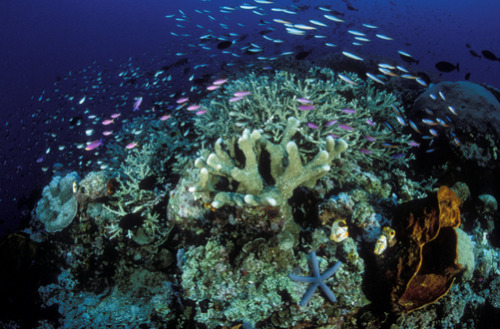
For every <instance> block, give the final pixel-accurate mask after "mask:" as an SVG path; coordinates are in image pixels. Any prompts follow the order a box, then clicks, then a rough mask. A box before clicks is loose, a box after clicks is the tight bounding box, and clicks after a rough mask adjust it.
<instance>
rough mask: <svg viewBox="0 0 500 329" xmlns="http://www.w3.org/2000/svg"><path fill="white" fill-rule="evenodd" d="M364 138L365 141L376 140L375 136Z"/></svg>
mask: <svg viewBox="0 0 500 329" xmlns="http://www.w3.org/2000/svg"><path fill="white" fill-rule="evenodd" d="M365 139H366V140H367V141H370V142H375V141H376V139H375V137H372V136H365Z"/></svg>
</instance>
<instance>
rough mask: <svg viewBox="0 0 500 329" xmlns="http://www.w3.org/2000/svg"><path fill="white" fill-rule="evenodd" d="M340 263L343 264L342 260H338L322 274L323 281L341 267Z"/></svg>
mask: <svg viewBox="0 0 500 329" xmlns="http://www.w3.org/2000/svg"><path fill="white" fill-rule="evenodd" d="M340 265H342V263H341V262H337V263H336V264H335V265H333V266H332V267H331V268H330V269H329V270H328V271H326V272H325V273H323V274H321V281H325V280H326V279H328V278H329V277H331V276H332V275H333V274H335V272H337V270H338V269H339V267H340Z"/></svg>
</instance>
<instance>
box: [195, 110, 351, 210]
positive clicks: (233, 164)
mask: <svg viewBox="0 0 500 329" xmlns="http://www.w3.org/2000/svg"><path fill="white" fill-rule="evenodd" d="M299 125H300V121H299V120H297V119H295V118H289V119H288V120H287V126H286V128H285V130H284V133H283V136H282V139H281V142H280V143H279V144H275V143H273V142H271V141H270V140H269V139H267V138H266V137H264V136H263V135H262V133H261V131H259V130H254V131H253V132H251V133H250V131H249V130H247V129H245V131H244V132H243V134H242V136H241V137H240V138H239V139H238V140H237V141H234V140H233V142H232V143H229V145H228V151H226V150H224V149H223V148H222V140H221V139H219V140H218V141H217V143H216V144H215V152H214V153H211V154H210V155H209V156H208V157H206V158H204V157H200V158H198V159H197V160H196V162H195V165H196V166H197V167H198V168H199V169H200V182H199V183H198V184H197V185H196V186H195V187H193V189H192V191H193V192H214V193H215V195H214V196H213V201H212V206H213V207H215V208H219V207H221V206H223V205H237V206H244V205H247V206H273V207H274V206H278V207H280V208H281V209H282V211H284V210H285V208H287V207H288V199H289V198H290V197H291V196H292V194H293V191H294V190H295V189H296V188H297V187H299V186H305V187H308V188H313V187H314V186H315V185H316V182H317V180H318V179H319V178H320V177H322V176H323V175H325V174H326V173H327V172H328V171H329V170H330V165H331V163H332V161H333V160H334V159H338V158H339V156H340V154H341V153H342V152H344V151H345V150H346V149H347V143H346V142H345V141H343V140H342V139H338V140H333V138H331V137H330V136H328V137H326V143H325V144H326V145H325V149H326V150H321V151H320V152H319V153H318V154H317V155H316V156H315V157H314V158H313V159H312V160H311V161H310V162H309V163H307V164H306V165H303V164H302V160H301V156H300V153H299V149H298V147H297V144H296V143H295V142H293V141H291V139H292V137H293V136H294V135H295V133H296V131H297V129H298V127H299ZM237 150H239V151H241V152H242V153H243V155H244V161H242V160H239V159H238V156H237ZM265 152H266V153H265ZM265 154H267V156H268V157H269V164H268V166H269V167H266V166H265V164H263V162H264V157H265ZM263 167H266V170H263V169H262V168H263ZM264 171H265V172H264ZM220 177H224V178H226V179H227V180H228V181H229V184H228V186H231V185H232V184H233V182H234V183H236V184H237V186H236V188H234V189H232V188H228V190H227V191H220V190H218V188H217V185H218V184H219V183H220ZM269 178H270V179H269ZM270 181H271V182H270ZM287 213H288V212H287Z"/></svg>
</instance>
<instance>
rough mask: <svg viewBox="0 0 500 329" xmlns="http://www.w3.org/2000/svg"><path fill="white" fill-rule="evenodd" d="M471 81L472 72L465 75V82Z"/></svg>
mask: <svg viewBox="0 0 500 329" xmlns="http://www.w3.org/2000/svg"><path fill="white" fill-rule="evenodd" d="M469 79H470V72H469V73H467V74H466V75H465V80H469Z"/></svg>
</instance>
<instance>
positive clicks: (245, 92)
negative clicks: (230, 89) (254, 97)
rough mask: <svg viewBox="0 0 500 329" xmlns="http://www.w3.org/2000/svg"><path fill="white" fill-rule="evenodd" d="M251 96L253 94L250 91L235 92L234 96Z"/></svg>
mask: <svg viewBox="0 0 500 329" xmlns="http://www.w3.org/2000/svg"><path fill="white" fill-rule="evenodd" d="M250 94H251V92H249V91H237V92H235V93H234V94H233V96H235V97H245V96H248V95H250Z"/></svg>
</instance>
